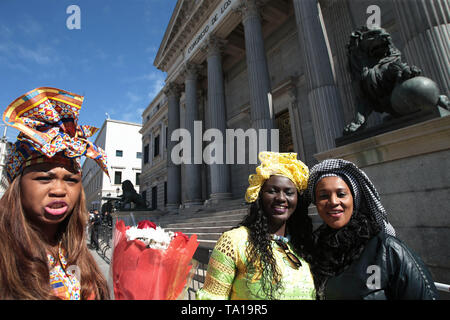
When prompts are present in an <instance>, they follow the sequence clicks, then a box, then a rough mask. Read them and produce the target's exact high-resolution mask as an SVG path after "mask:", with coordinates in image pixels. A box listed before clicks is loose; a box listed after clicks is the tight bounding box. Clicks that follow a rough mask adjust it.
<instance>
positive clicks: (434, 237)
mask: <svg viewBox="0 0 450 320" xmlns="http://www.w3.org/2000/svg"><path fill="white" fill-rule="evenodd" d="M315 157H316V158H317V160H319V161H322V160H324V159H328V158H342V159H346V160H349V161H352V162H354V163H355V164H356V165H357V166H358V167H360V168H361V169H362V170H364V172H366V173H367V175H368V176H369V178H370V179H371V180H372V182H373V184H374V185H375V187H376V189H377V190H378V192H379V193H380V197H381V201H382V203H383V205H384V207H385V208H386V211H387V212H388V217H389V221H390V222H391V224H392V225H393V226H394V228H395V230H396V233H397V237H398V238H399V239H401V240H402V241H404V242H405V243H406V244H407V245H408V246H409V247H410V248H411V249H412V250H413V251H415V252H416V253H417V254H418V255H419V256H420V257H421V258H422V259H423V260H424V262H425V263H426V265H427V267H428V268H429V269H430V271H431V273H432V275H433V279H434V281H435V282H441V283H450V272H449V270H450V215H449V214H448V213H449V208H450V116H446V117H442V118H435V119H431V120H428V121H425V122H421V123H417V124H414V125H411V126H408V127H404V128H401V129H398V130H394V131H390V132H387V133H383V134H380V135H377V136H374V137H370V138H367V139H364V140H361V141H357V142H353V143H350V144H347V145H345V146H341V147H338V148H335V149H332V150H328V151H326V152H322V153H319V154H316V155H315Z"/></svg>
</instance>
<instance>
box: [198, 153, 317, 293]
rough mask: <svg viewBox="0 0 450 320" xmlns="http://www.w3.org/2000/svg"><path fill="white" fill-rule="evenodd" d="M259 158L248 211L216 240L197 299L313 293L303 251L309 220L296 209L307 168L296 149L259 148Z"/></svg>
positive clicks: (306, 242)
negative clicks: (284, 150)
mask: <svg viewBox="0 0 450 320" xmlns="http://www.w3.org/2000/svg"><path fill="white" fill-rule="evenodd" d="M259 159H260V161H261V165H260V166H259V167H257V168H256V174H252V175H250V177H249V183H250V186H249V187H248V189H247V192H246V194H245V199H246V201H247V202H249V203H251V206H250V208H249V214H248V215H247V216H246V217H245V218H244V220H243V221H242V223H241V224H240V227H238V228H235V229H232V230H230V231H227V232H225V233H224V234H223V235H222V236H221V237H220V239H219V240H218V242H217V244H216V246H215V248H214V250H213V252H212V253H211V257H210V260H209V265H208V270H207V275H206V280H205V283H204V286H203V288H202V289H200V290H199V291H198V292H197V298H198V299H211V300H218V299H251V300H253V299H266V300H270V299H315V289H314V281H313V279H312V276H311V272H310V270H309V265H308V263H307V262H306V261H305V260H304V257H303V252H302V249H303V248H305V247H308V246H310V245H311V242H310V241H308V240H310V239H311V232H312V223H311V220H310V219H309V218H308V216H307V215H306V214H305V215H301V214H302V211H300V210H299V207H300V194H301V193H302V192H303V191H304V190H305V189H306V183H307V180H308V168H307V167H306V165H304V164H303V163H302V162H301V161H299V160H297V154H295V153H276V152H261V153H260V154H259ZM305 249H306V248H305Z"/></svg>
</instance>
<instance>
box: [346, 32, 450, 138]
mask: <svg viewBox="0 0 450 320" xmlns="http://www.w3.org/2000/svg"><path fill="white" fill-rule="evenodd" d="M347 56H348V68H349V71H350V74H351V78H352V86H353V90H354V91H355V94H356V103H357V108H356V111H357V112H356V115H355V118H354V119H353V121H352V122H351V123H350V124H348V125H346V126H345V128H344V135H348V134H350V133H353V132H356V131H357V130H360V129H363V128H364V127H365V125H366V120H367V118H368V117H369V115H370V114H371V113H372V112H373V111H376V112H386V113H389V114H390V115H392V116H393V117H400V116H403V115H405V114H409V113H412V112H415V111H419V110H422V109H424V108H431V107H437V106H441V107H443V108H445V109H447V110H448V109H450V108H449V106H450V103H449V100H448V98H447V97H446V96H443V95H439V89H438V87H437V85H436V84H435V83H434V82H433V81H432V80H431V79H428V78H425V77H422V76H420V74H421V73H422V71H421V70H420V69H419V68H418V67H416V66H409V65H408V64H407V63H406V62H404V61H402V55H401V52H400V51H399V50H398V49H397V48H396V47H395V45H394V44H393V42H392V39H391V36H390V34H389V33H387V32H386V31H385V30H384V29H383V28H378V27H376V28H371V29H369V28H367V27H366V26H363V27H360V28H358V29H357V30H356V31H354V32H353V33H352V35H351V37H350V42H349V43H348V45H347Z"/></svg>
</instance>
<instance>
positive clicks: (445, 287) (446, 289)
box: [434, 282, 450, 292]
mask: <svg viewBox="0 0 450 320" xmlns="http://www.w3.org/2000/svg"><path fill="white" fill-rule="evenodd" d="M434 285H435V286H436V289H438V290H439V291H443V292H450V285H449V284H445V283H439V282H435V283H434Z"/></svg>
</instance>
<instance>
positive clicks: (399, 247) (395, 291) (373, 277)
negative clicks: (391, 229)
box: [324, 232, 438, 300]
mask: <svg viewBox="0 0 450 320" xmlns="http://www.w3.org/2000/svg"><path fill="white" fill-rule="evenodd" d="M324 298H325V299H342V300H344V299H352V300H359V299H365V300H386V299H387V300H395V299H398V300H400V299H410V300H411V299H413V300H435V299H438V293H437V289H436V287H435V285H434V282H433V280H432V277H431V274H430V272H429V271H428V269H427V268H426V267H425V264H424V263H423V262H422V260H421V259H420V258H419V257H418V256H417V255H415V254H414V253H413V252H412V251H411V250H410V249H409V248H408V247H407V246H406V245H405V244H404V243H403V242H401V241H400V240H399V239H397V238H395V237H392V236H389V235H387V234H385V233H384V232H380V233H379V234H378V235H377V236H375V237H373V238H372V239H371V240H370V241H369V242H368V243H367V245H366V247H365V248H364V250H363V252H362V253H361V256H360V257H359V259H358V260H356V261H354V262H353V263H352V264H351V265H350V266H349V267H348V268H347V269H346V270H345V271H343V272H342V273H340V274H339V275H337V276H335V277H332V278H330V279H328V281H327V283H326V285H325V288H324Z"/></svg>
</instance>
